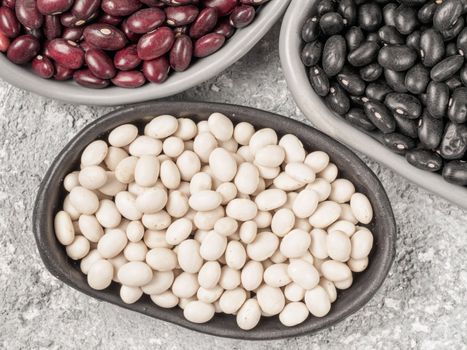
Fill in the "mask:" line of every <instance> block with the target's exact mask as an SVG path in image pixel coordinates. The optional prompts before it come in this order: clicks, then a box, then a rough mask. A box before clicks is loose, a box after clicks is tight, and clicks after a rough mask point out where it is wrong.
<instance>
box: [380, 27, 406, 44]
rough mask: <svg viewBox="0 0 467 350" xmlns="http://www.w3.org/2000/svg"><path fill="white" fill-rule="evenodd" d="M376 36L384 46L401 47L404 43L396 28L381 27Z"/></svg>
mask: <svg viewBox="0 0 467 350" xmlns="http://www.w3.org/2000/svg"><path fill="white" fill-rule="evenodd" d="M378 36H379V38H380V39H381V41H382V42H383V43H385V44H389V45H401V44H404V43H405V39H404V38H403V37H402V35H401V34H400V33H399V32H398V31H397V29H396V27H393V26H383V27H381V28H379V30H378Z"/></svg>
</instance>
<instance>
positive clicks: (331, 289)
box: [319, 277, 337, 303]
mask: <svg viewBox="0 0 467 350" xmlns="http://www.w3.org/2000/svg"><path fill="white" fill-rule="evenodd" d="M319 285H320V286H321V287H323V289H324V290H325V291H326V293H328V297H329V301H330V302H331V303H333V302H335V301H336V299H337V290H336V286H335V285H334V283H333V282H331V281H329V280H327V279H326V278H324V277H321V278H320V279H319Z"/></svg>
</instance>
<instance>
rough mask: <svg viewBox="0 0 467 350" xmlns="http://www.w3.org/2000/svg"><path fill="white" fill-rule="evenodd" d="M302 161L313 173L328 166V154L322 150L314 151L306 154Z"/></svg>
mask: <svg viewBox="0 0 467 350" xmlns="http://www.w3.org/2000/svg"><path fill="white" fill-rule="evenodd" d="M304 163H305V164H306V165H308V166H309V167H310V168H311V169H313V171H314V172H315V173H319V172H321V171H323V170H324V169H325V168H326V167H327V166H328V164H329V156H328V155H327V154H326V153H324V152H322V151H315V152H312V153H310V154H308V155H307V156H306V158H305V161H304Z"/></svg>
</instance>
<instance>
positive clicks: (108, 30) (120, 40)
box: [83, 23, 127, 51]
mask: <svg viewBox="0 0 467 350" xmlns="http://www.w3.org/2000/svg"><path fill="white" fill-rule="evenodd" d="M83 35H84V40H86V41H87V42H88V43H90V44H91V45H93V46H95V47H97V48H99V49H102V50H107V51H116V50H120V49H121V48H123V47H125V44H126V43H127V40H126V38H125V34H123V33H122V31H121V30H119V29H117V28H115V27H114V26H111V25H109V24H103V23H96V24H91V25H89V26H87V27H86V28H85V29H84V32H83Z"/></svg>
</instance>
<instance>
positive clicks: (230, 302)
mask: <svg viewBox="0 0 467 350" xmlns="http://www.w3.org/2000/svg"><path fill="white" fill-rule="evenodd" d="M246 298H247V294H246V292H245V290H244V289H243V288H235V289H231V290H226V291H225V292H224V293H222V296H221V297H220V299H219V306H220V308H221V310H222V312H223V313H225V314H228V315H232V314H235V313H236V312H237V311H238V310H239V309H240V308H241V307H242V305H243V303H244V302H245V300H246Z"/></svg>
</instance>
